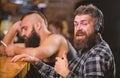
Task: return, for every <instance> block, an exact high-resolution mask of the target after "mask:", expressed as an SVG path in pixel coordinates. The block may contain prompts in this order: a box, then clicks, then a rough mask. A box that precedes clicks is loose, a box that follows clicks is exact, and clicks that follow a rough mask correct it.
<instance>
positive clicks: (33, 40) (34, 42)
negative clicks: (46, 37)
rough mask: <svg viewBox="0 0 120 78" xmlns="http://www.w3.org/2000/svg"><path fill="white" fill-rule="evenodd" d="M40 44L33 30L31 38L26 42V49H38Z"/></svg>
mask: <svg viewBox="0 0 120 78" xmlns="http://www.w3.org/2000/svg"><path fill="white" fill-rule="evenodd" d="M39 44H40V37H39V36H38V35H37V33H36V31H35V30H34V29H33V30H32V33H31V36H30V37H29V38H28V39H27V40H26V42H25V46H26V47H38V46H39Z"/></svg>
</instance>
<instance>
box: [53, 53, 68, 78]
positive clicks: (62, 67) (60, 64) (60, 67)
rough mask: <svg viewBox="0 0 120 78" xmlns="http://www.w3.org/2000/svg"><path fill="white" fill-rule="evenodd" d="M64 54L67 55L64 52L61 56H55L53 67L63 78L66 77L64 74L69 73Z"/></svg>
mask: <svg viewBox="0 0 120 78" xmlns="http://www.w3.org/2000/svg"><path fill="white" fill-rule="evenodd" d="M66 56H67V55H66V54H65V53H64V54H63V58H60V57H56V60H57V61H56V62H55V67H54V69H55V71H56V72H57V73H58V74H60V75H61V76H63V77H64V78H66V76H67V75H68V73H69V69H68V60H67V57H66Z"/></svg>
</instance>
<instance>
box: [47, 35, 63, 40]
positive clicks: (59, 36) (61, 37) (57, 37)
mask: <svg viewBox="0 0 120 78" xmlns="http://www.w3.org/2000/svg"><path fill="white" fill-rule="evenodd" d="M48 38H52V39H58V40H59V39H65V37H64V36H62V35H60V34H52V35H50V36H49V37H48Z"/></svg>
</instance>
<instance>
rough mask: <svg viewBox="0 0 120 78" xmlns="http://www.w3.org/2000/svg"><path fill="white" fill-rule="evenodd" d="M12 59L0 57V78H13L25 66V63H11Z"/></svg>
mask: <svg viewBox="0 0 120 78" xmlns="http://www.w3.org/2000/svg"><path fill="white" fill-rule="evenodd" d="M11 58H12V57H6V56H0V78H14V77H15V76H16V75H18V74H19V73H20V72H21V71H22V70H23V68H24V67H25V66H26V65H27V63H26V62H16V63H12V62H11Z"/></svg>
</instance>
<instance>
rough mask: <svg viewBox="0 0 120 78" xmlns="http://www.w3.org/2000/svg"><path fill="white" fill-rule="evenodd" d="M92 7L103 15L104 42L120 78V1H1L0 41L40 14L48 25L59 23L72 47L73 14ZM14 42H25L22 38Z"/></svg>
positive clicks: (117, 76)
mask: <svg viewBox="0 0 120 78" xmlns="http://www.w3.org/2000/svg"><path fill="white" fill-rule="evenodd" d="M89 3H92V4H94V5H96V6H97V7H98V8H99V9H101V10H102V11H103V14H104V27H105V29H104V30H105V31H104V33H103V38H104V39H105V40H106V41H107V42H108V43H109V45H110V47H111V49H112V51H113V54H114V56H115V61H116V67H117V72H116V73H117V74H116V78H120V74H119V72H120V67H119V65H120V61H119V59H120V55H119V54H120V53H119V52H120V0H114V1H113V0H0V35H1V36H0V39H2V38H3V37H4V35H5V34H6V33H7V31H8V29H9V28H10V27H11V26H12V24H13V23H14V22H15V21H17V20H19V19H20V17H21V16H22V15H23V14H24V13H26V12H28V11H30V10H38V11H41V12H43V13H44V15H45V16H46V18H47V19H48V22H49V23H51V21H54V22H56V21H57V22H58V21H59V22H60V23H61V24H62V32H63V35H64V36H66V37H67V38H68V39H69V40H70V41H71V43H72V40H73V22H72V21H73V12H74V10H75V9H76V8H77V7H78V6H80V5H82V4H89ZM15 42H22V39H21V37H20V36H19V34H18V37H16V39H15Z"/></svg>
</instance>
